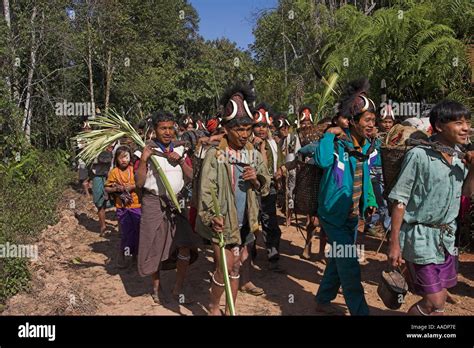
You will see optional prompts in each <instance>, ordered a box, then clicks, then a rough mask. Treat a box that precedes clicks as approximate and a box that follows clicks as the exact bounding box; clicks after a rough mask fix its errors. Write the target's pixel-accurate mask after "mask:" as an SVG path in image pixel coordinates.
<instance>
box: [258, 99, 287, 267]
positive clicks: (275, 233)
mask: <svg viewBox="0 0 474 348" xmlns="http://www.w3.org/2000/svg"><path fill="white" fill-rule="evenodd" d="M254 122H255V123H254V125H253V134H254V138H253V144H254V146H255V147H256V148H257V149H258V150H259V151H260V153H261V154H262V157H263V160H264V161H265V163H266V165H267V167H268V170H269V172H270V175H271V176H272V181H271V185H270V193H269V194H268V195H267V196H265V197H262V201H261V202H262V205H261V208H260V222H261V223H262V231H263V239H264V241H265V247H266V249H267V258H268V261H269V262H270V267H269V268H270V269H271V270H274V271H281V268H280V267H279V264H278V260H279V258H280V252H279V250H280V239H281V230H280V227H279V226H278V220H277V213H276V202H277V181H278V180H280V178H281V176H282V175H281V166H282V165H283V164H284V158H283V153H282V152H281V149H280V148H279V147H278V145H277V143H276V141H275V140H274V139H273V138H272V135H271V132H270V124H271V110H270V107H269V106H268V105H266V104H265V103H261V104H259V105H258V106H257V108H256V110H255V111H254Z"/></svg>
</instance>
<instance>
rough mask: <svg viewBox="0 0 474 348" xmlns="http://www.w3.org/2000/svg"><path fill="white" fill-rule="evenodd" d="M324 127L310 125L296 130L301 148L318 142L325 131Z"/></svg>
mask: <svg viewBox="0 0 474 348" xmlns="http://www.w3.org/2000/svg"><path fill="white" fill-rule="evenodd" d="M326 127H327V126H326V125H311V126H309V127H304V128H301V129H298V138H299V139H300V144H301V146H306V145H308V144H310V143H312V142H313V141H316V140H319V139H320V138H321V137H322V136H323V134H324V130H325V129H326Z"/></svg>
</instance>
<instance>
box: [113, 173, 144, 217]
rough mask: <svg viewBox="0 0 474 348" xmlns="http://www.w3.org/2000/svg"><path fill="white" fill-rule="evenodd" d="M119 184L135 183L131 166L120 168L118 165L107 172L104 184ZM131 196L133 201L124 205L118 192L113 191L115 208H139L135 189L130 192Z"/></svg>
mask: <svg viewBox="0 0 474 348" xmlns="http://www.w3.org/2000/svg"><path fill="white" fill-rule="evenodd" d="M114 183H116V184H119V185H135V175H134V174H133V168H132V166H130V165H129V166H128V167H127V169H125V170H121V169H120V168H118V167H115V168H114V169H112V170H111V171H110V173H109V177H108V178H107V182H106V183H105V186H112V184H114ZM130 194H131V195H132V198H133V202H132V204H130V205H127V206H124V205H123V204H122V200H121V199H120V197H119V196H120V192H117V193H113V195H114V199H115V207H116V208H140V207H141V205H140V202H139V201H138V195H137V194H136V192H135V191H132V192H130Z"/></svg>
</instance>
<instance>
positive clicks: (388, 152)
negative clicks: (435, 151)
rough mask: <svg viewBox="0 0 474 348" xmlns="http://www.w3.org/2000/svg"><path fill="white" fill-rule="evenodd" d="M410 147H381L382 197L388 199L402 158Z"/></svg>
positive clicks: (398, 172)
mask: <svg viewBox="0 0 474 348" xmlns="http://www.w3.org/2000/svg"><path fill="white" fill-rule="evenodd" d="M411 148H412V146H387V145H385V146H382V148H381V149H380V150H381V155H382V171H383V180H384V186H385V188H384V196H385V198H387V197H388V195H389V193H390V191H391V190H392V188H393V186H394V185H395V182H396V180H397V178H398V175H399V174H400V170H401V167H402V162H403V157H405V154H406V153H407V151H408V150H410V149H411Z"/></svg>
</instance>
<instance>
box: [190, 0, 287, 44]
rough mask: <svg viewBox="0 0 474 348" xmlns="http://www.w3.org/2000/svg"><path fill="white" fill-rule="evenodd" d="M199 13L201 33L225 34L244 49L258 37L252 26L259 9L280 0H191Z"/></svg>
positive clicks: (210, 37)
mask: <svg viewBox="0 0 474 348" xmlns="http://www.w3.org/2000/svg"><path fill="white" fill-rule="evenodd" d="M189 2H190V3H191V4H192V5H193V7H194V8H195V9H196V11H197V12H198V15H199V19H200V21H199V33H200V34H201V35H202V36H203V37H204V38H205V39H207V40H214V39H218V38H221V37H226V38H228V39H229V40H231V41H234V42H236V43H237V46H238V47H240V48H241V49H248V45H250V44H252V43H253V42H254V40H255V38H254V36H253V34H252V29H253V27H254V25H255V18H256V14H257V13H258V12H259V11H260V10H265V9H270V8H275V7H276V6H277V3H278V0H189Z"/></svg>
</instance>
